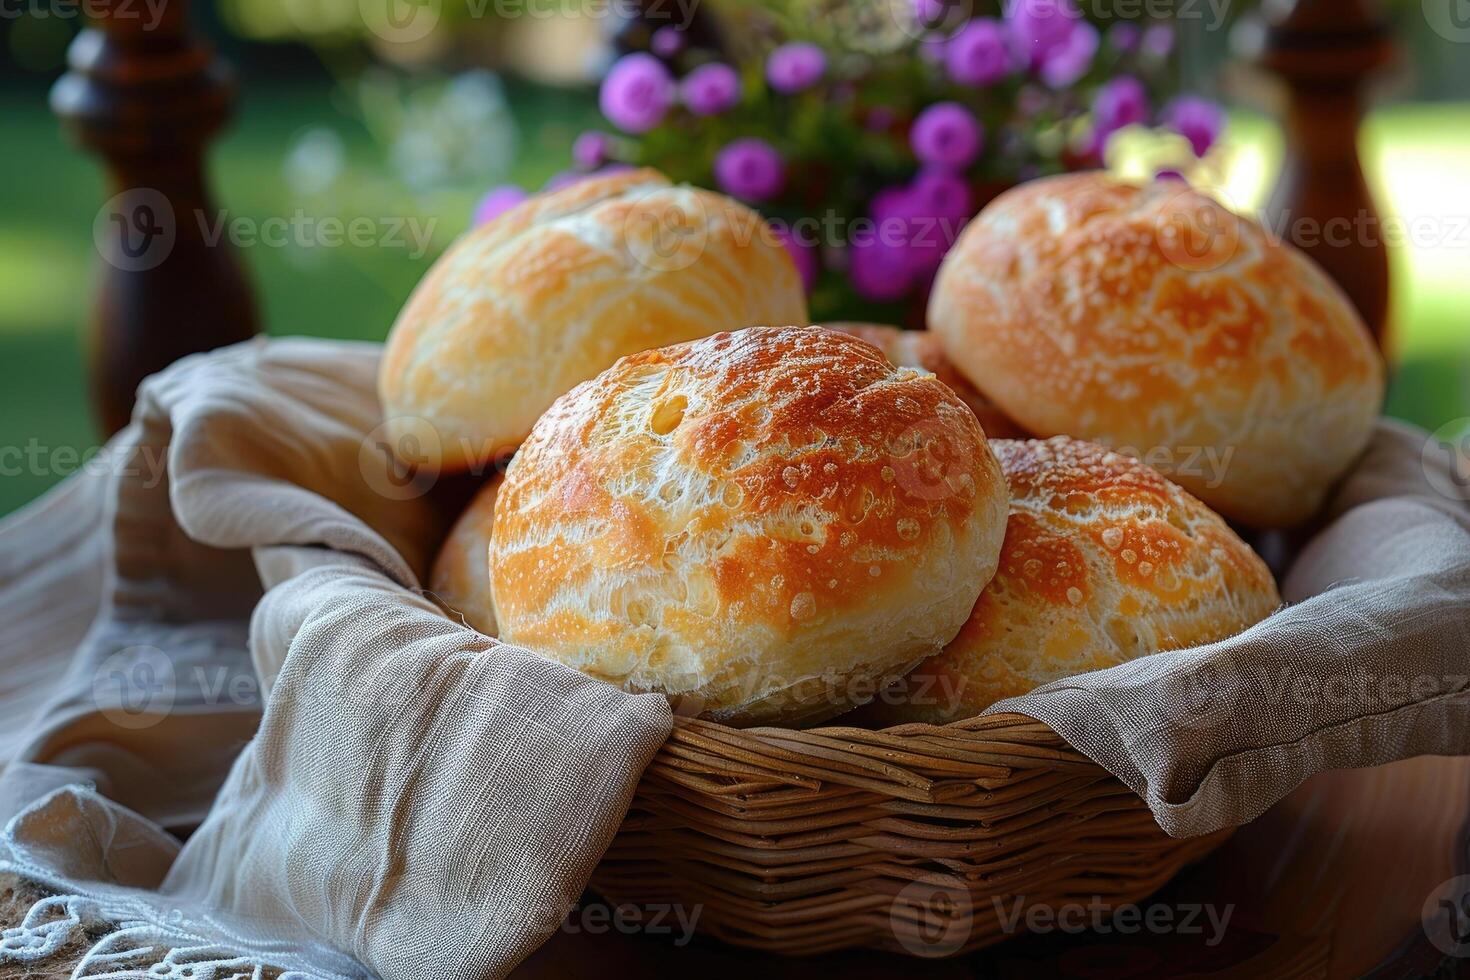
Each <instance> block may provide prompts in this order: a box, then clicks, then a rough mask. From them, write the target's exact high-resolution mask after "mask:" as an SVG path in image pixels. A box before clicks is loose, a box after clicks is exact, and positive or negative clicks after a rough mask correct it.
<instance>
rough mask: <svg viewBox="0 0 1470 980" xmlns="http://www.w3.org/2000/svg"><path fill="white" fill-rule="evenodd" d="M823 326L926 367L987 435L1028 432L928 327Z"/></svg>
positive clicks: (902, 363) (1002, 436)
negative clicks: (972, 378)
mask: <svg viewBox="0 0 1470 980" xmlns="http://www.w3.org/2000/svg"><path fill="white" fill-rule="evenodd" d="M822 326H824V327H826V328H827V329H828V330H837V331H839V332H841V333H845V334H849V335H851V336H853V337H858V338H860V339H862V340H866V341H867V342H868V343H870V344H872V345H873V346H874V347H876V348H878V349H879V350H881V351H882V352H883V354H884V356H886V357H887V358H888V359H889V360H890V361H892V362H893V363H894V364H897V365H898V366H899V367H916V368H923V369H924V370H925V371H928V372H929V373H930V374H932V375H934V376H935V377H936V378H938V379H939V380H940V381H943V382H944V383H945V384H946V385H948V386H949V387H950V389H951V390H952V391H953V392H954V393H955V394H956V395H959V396H960V401H962V402H964V403H965V404H966V405H969V406H970V411H972V412H974V413H975V417H976V418H977V419H979V420H980V427H981V428H982V429H984V430H985V436H986V438H989V439H1017V438H1021V437H1023V436H1025V435H1026V434H1027V433H1026V432H1025V431H1023V430H1022V429H1021V427H1020V426H1018V425H1017V424H1016V423H1015V422H1013V421H1011V420H1010V419H1009V418H1008V417H1007V416H1006V414H1005V413H1004V412H1002V411H1001V410H1000V409H999V408H997V407H996V405H995V403H994V402H992V401H991V400H990V399H989V398H986V397H985V396H984V395H982V394H981V393H980V392H979V391H977V390H976V389H975V386H974V385H972V384H970V382H969V380H968V379H966V378H965V376H964V375H963V374H960V372H959V371H957V370H955V366H954V364H952V363H951V362H950V360H949V358H947V357H945V356H944V348H943V347H941V346H940V344H939V339H938V338H937V337H935V336H934V334H932V333H930V332H929V331H928V330H901V329H899V328H898V327H890V326H888V325H886V324H882V323H853V322H846V321H842V322H837V323H824V324H822Z"/></svg>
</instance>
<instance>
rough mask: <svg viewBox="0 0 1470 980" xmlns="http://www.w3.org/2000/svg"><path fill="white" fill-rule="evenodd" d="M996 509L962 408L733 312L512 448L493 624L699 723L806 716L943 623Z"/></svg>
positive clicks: (927, 646) (918, 378) (620, 367)
mask: <svg viewBox="0 0 1470 980" xmlns="http://www.w3.org/2000/svg"><path fill="white" fill-rule="evenodd" d="M1005 513H1006V489H1005V481H1004V478H1003V477H1002V476H1001V472H1000V468H999V466H998V465H997V463H996V461H995V457H994V455H993V454H992V453H991V452H990V449H989V446H988V444H987V442H986V439H985V436H984V434H983V433H982V432H981V430H980V426H979V424H978V423H977V422H976V421H975V416H974V415H973V414H972V413H971V412H970V410H969V409H968V408H967V407H965V404H964V403H963V402H961V401H960V400H959V398H958V397H956V396H955V394H954V393H953V392H952V391H950V390H949V389H948V388H946V387H945V386H944V385H943V384H941V383H940V382H939V381H938V380H937V379H935V378H934V377H933V376H932V375H929V374H926V373H923V372H920V371H916V370H914V369H912V368H901V367H895V366H894V365H892V364H891V363H889V361H888V360H887V359H886V358H885V357H884V356H883V355H882V354H881V353H880V352H879V351H878V350H877V349H876V348H874V347H873V346H872V345H870V344H867V343H864V342H862V341H860V340H857V339H855V338H852V337H848V336H845V335H843V334H839V333H835V332H833V331H830V330H824V329H822V328H820V327H785V328H780V327H776V328H768V327H752V328H750V329H747V330H740V331H736V332H733V333H722V334H718V335H716V336H713V337H709V338H706V339H703V340H699V341H695V342H692V343H686V344H679V345H675V346H672V347H666V348H663V349H660V350H652V351H646V352H644V353H641V354H634V355H632V356H629V357H625V358H623V359H622V360H620V361H618V362H617V364H615V365H614V366H613V367H612V368H611V369H609V370H608V371H605V372H603V373H602V374H601V375H599V376H598V377H597V378H595V379H593V380H592V381H589V382H587V383H586V384H583V385H580V386H578V387H577V388H576V389H575V390H573V391H572V392H571V393H569V394H567V395H566V396H564V397H562V398H560V399H558V400H557V402H556V404H555V405H553V406H552V407H551V409H550V411H548V412H547V413H546V415H545V416H543V417H542V418H541V420H540V421H539V422H537V423H536V426H535V428H534V429H533V430H532V433H531V435H530V438H529V439H527V441H526V443H525V444H524V445H523V446H522V447H521V450H520V452H519V453H517V455H516V457H515V459H514V461H513V462H512V463H511V465H510V468H509V470H508V472H507V474H506V480H505V485H504V487H502V489H501V492H500V498H499V501H498V502H497V509H496V517H495V528H494V534H493V537H492V540H491V545H490V553H491V554H490V574H491V583H492V587H493V591H494V596H495V608H496V614H497V617H498V618H499V622H500V629H501V637H502V638H503V639H505V640H506V641H507V642H511V643H517V644H520V645H523V646H526V647H528V648H530V649H532V650H534V651H537V652H539V653H541V654H543V655H545V656H547V657H550V658H552V659H555V660H559V661H561V662H563V663H566V664H568V665H571V666H573V667H576V668H578V669H580V670H582V671H585V672H586V673H588V674H591V675H593V676H596V677H599V678H602V679H604V680H607V681H610V682H612V683H614V684H618V685H620V686H623V687H624V688H626V689H629V690H635V691H661V692H663V693H665V694H668V695H669V696H670V697H671V699H674V700H676V701H679V702H684V703H685V704H686V706H692V707H694V708H697V709H699V710H700V711H701V712H702V713H703V714H705V715H706V716H708V717H713V718H717V719H721V720H724V721H729V722H732V723H736V724H749V723H756V722H779V723H784V724H795V723H804V722H812V721H817V720H820V719H821V718H824V717H828V716H831V715H835V714H838V713H840V712H841V711H843V710H845V709H846V708H848V707H851V706H853V705H854V704H858V703H862V702H864V701H866V700H868V699H870V698H871V697H872V696H873V695H874V693H875V690H876V687H875V685H876V683H877V682H880V681H882V680H884V679H891V678H894V677H896V676H898V675H900V674H902V673H904V672H906V671H907V670H908V669H910V668H911V667H912V666H913V665H915V664H916V663H918V662H919V661H920V660H921V659H923V658H924V657H926V656H929V655H931V654H933V653H936V652H937V651H938V650H939V649H941V648H942V647H943V645H944V644H945V643H947V642H948V641H949V640H950V639H951V638H952V637H953V636H954V635H955V633H956V632H957V631H958V630H959V627H960V624H961V623H963V622H964V621H965V617H966V616H967V615H968V614H969V612H970V609H971V608H972V607H973V605H974V602H975V598H976V597H977V596H978V595H979V594H980V589H981V587H982V586H983V585H984V584H985V582H986V581H987V580H989V578H990V576H991V575H992V574H993V573H994V571H995V565H996V560H997V556H998V555H999V552H1000V543H1001V538H1002V536H1003V534H1004V526H1005Z"/></svg>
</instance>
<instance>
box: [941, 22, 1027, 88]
mask: <svg viewBox="0 0 1470 980" xmlns="http://www.w3.org/2000/svg"><path fill="white" fill-rule="evenodd" d="M944 66H945V68H946V69H947V70H948V71H949V77H950V78H952V79H953V80H955V81H956V82H959V83H960V84H961V85H990V84H991V83H993V82H998V81H1000V80H1001V79H1002V78H1005V77H1006V76H1007V75H1009V74H1010V73H1011V67H1012V61H1011V49H1010V45H1009V42H1008V40H1007V38H1006V32H1005V28H1004V27H1002V26H1001V24H1000V22H999V21H995V20H991V19H990V18H989V17H978V18H976V19H975V20H972V21H970V22H969V23H968V24H966V25H965V26H964V27H962V28H960V29H959V31H958V32H956V33H955V35H954V37H952V38H950V39H949V44H948V45H946V47H945V54H944Z"/></svg>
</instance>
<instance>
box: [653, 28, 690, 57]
mask: <svg viewBox="0 0 1470 980" xmlns="http://www.w3.org/2000/svg"><path fill="white" fill-rule="evenodd" d="M648 46H649V48H651V49H652V50H653V53H654V54H656V55H658V56H659V57H660V58H672V57H674V56H676V55H677V54H678V53H679V52H681V51H683V50H684V32H683V31H681V30H679V29H678V28H677V27H673V26H667V27H660V28H659V29H658V30H656V31H654V32H653V37H651V38H649V39H648Z"/></svg>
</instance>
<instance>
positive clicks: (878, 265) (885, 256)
mask: <svg viewBox="0 0 1470 980" xmlns="http://www.w3.org/2000/svg"><path fill="white" fill-rule="evenodd" d="M847 253H848V266H847V276H848V278H849V279H850V280H851V281H852V288H853V291H854V292H856V293H857V294H858V295H859V296H861V297H862V298H863V299H865V300H868V301H870V302H874V303H888V302H892V301H893V300H896V299H902V298H903V297H904V295H905V294H907V293H908V291H909V290H910V289H912V288H913V286H914V270H913V259H912V257H911V256H910V255H909V252H908V248H907V247H906V246H904V245H899V244H893V243H890V242H888V241H885V240H884V237H883V236H881V235H873V236H867V235H865V236H862V237H861V238H859V239H858V240H856V241H854V242H853V243H852V246H851V247H850V248H849V249H848V250H847Z"/></svg>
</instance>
